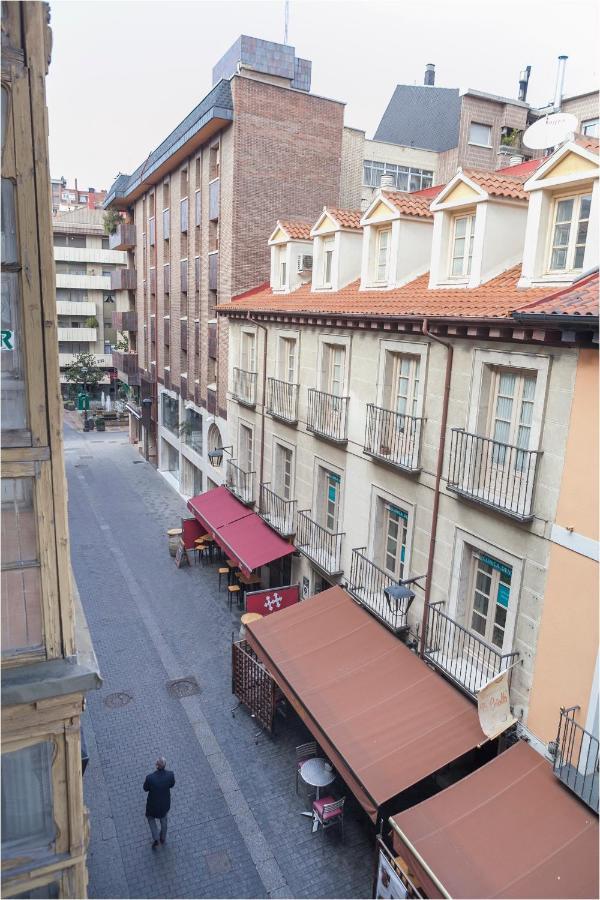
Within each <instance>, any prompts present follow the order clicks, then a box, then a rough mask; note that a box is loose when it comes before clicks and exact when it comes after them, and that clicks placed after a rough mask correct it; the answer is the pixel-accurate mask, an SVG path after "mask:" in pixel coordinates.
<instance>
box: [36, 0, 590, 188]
mask: <svg viewBox="0 0 600 900" xmlns="http://www.w3.org/2000/svg"><path fill="white" fill-rule="evenodd" d="M50 7H51V25H52V31H53V48H52V62H51V65H50V71H49V75H48V79H47V85H46V90H47V101H48V113H49V125H50V168H51V175H52V177H60V176H62V175H64V177H65V178H66V179H67V182H68V183H69V185H72V184H73V182H74V179H75V178H77V179H78V184H79V187H80V188H82V187H84V188H89V187H94V188H96V189H102V188H108V187H110V185H111V184H112V182H113V181H114V179H115V178H116V176H117V175H118V174H119V172H124V173H128V174H129V173H131V172H132V171H133V170H134V169H135V168H136V167H137V166H138V165H139V164H140V163H141V162H142V161H143V160H144V159H145V158H146V157H147V155H148V154H149V153H150V151H151V150H153V149H154V148H155V147H156V146H157V145H158V144H159V143H160V142H161V141H162V140H163V139H164V138H165V137H166V136H167V135H168V134H169V132H170V131H172V130H173V128H174V127H175V126H176V125H177V124H178V123H179V122H180V121H181V120H182V119H183V118H184V117H185V116H186V115H187V114H188V113H189V112H190V111H191V110H192V109H193V108H194V106H196V105H197V104H198V102H199V101H200V100H201V99H202V97H204V96H205V94H207V93H208V91H209V90H210V89H211V87H212V67H213V65H214V64H215V63H216V62H217V60H218V59H220V57H221V56H222V55H223V54H224V53H225V51H226V50H227V49H228V48H229V47H230V46H231V45H232V44H233V42H234V41H235V40H236V39H237V37H238V36H239V35H240V34H249V35H252V36H254V37H260V38H264V39H266V40H271V41H279V42H283V34H284V3H283V0H241V2H240V0H217V2H214V0H150V2H148V0H54V2H52V0H51V3H50ZM289 10H290V11H289V32H288V43H290V44H291V45H292V46H294V47H295V48H296V55H297V56H301V57H304V58H308V59H310V60H312V64H313V65H312V88H311V90H312V92H313V93H315V94H320V95H322V96H325V97H331V98H333V99H335V100H343V101H345V102H346V104H347V105H346V113H345V123H346V124H347V125H351V126H353V127H355V128H362V129H364V130H365V131H366V132H367V137H372V135H373V133H374V131H375V129H376V128H377V124H378V122H379V120H380V118H381V116H382V115H383V112H384V110H385V108H386V106H387V103H388V101H389V98H390V96H391V94H392V92H393V90H394V87H395V86H396V84H422V83H423V73H424V70H425V64H426V63H429V62H432V63H435V66H436V85H439V86H441V87H458V88H461V89H466V88H469V87H470V88H477V89H478V90H482V91H487V92H489V93H493V94H499V95H502V96H507V97H516V96H517V88H518V80H519V72H520V71H521V70H522V69H523V68H524V67H525V66H526V65H531V67H532V73H531V79H530V83H529V84H530V87H529V94H528V97H527V99H528V101H529V102H531V103H532V104H534V105H536V106H537V105H539V106H541V105H543V104H545V103H547V102H548V100H550V99H551V98H552V97H553V95H554V85H555V80H556V59H557V56H558V55H559V54H562V53H564V54H567V55H568V56H569V59H568V61H567V68H566V78H565V91H564V95H565V96H573V95H574V94H579V93H584V92H585V91H589V90H592V89H595V88H597V87H598V59H599V56H598V52H597V47H598V44H597V41H598V4H597V3H596V0H501V2H491V0H454V2H449V0H428V2H426V3H424V2H415V0H411V2H408V0H393V2H379V0H349V2H345V0H320V2H314V0H290V4H289Z"/></svg>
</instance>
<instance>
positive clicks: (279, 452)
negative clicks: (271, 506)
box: [275, 444, 293, 500]
mask: <svg viewBox="0 0 600 900" xmlns="http://www.w3.org/2000/svg"><path fill="white" fill-rule="evenodd" d="M292 466H293V453H292V451H291V450H290V448H289V447H285V446H284V445H283V444H275V493H276V494H278V495H279V496H280V497H282V498H283V499H284V500H289V499H290V498H291V496H292Z"/></svg>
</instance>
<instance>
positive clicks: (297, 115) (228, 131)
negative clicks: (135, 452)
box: [106, 36, 362, 496]
mask: <svg viewBox="0 0 600 900" xmlns="http://www.w3.org/2000/svg"><path fill="white" fill-rule="evenodd" d="M310 68H311V64H310V62H308V61H306V60H301V59H298V58H297V57H296V56H295V53H294V48H293V47H290V46H284V45H280V44H272V43H270V42H268V41H262V40H258V39H256V38H249V37H245V36H243V37H241V38H240V39H239V40H238V41H236V43H235V44H234V45H233V47H232V48H231V49H230V51H228V53H227V54H225V56H224V57H223V59H222V60H221V61H220V62H219V63H218V64H217V65H216V66H215V70H214V87H213V89H212V90H211V91H210V92H209V93H208V94H207V96H206V97H205V98H204V99H203V100H202V101H201V102H200V103H199V105H198V106H197V107H196V108H195V109H194V110H192V112H191V113H190V114H189V116H187V117H186V119H184V120H183V121H182V122H181V123H180V124H179V125H178V126H177V128H175V130H174V131H173V132H172V133H171V134H170V135H169V136H168V137H167V138H166V139H165V140H164V141H163V142H162V143H161V144H160V145H159V146H158V147H157V148H156V150H154V151H153V152H152V153H151V154H150V155H149V157H148V158H147V159H146V160H144V162H143V163H142V164H141V165H140V166H139V168H138V169H137V170H136V171H135V172H134V173H133V174H132V175H130V176H127V175H121V176H120V177H119V178H118V179H117V181H116V182H115V184H114V185H113V186H112V187H111V188H110V190H109V193H108V197H107V199H106V206H107V207H110V208H113V209H118V210H121V211H122V212H123V214H124V216H125V218H124V221H123V224H122V225H121V226H120V227H119V228H117V231H116V232H115V234H114V235H113V236H112V237H111V242H110V246H111V247H112V248H113V249H118V250H126V251H127V252H128V253H129V268H128V269H126V270H121V271H118V272H114V273H113V276H112V277H113V282H112V286H113V289H115V288H126V289H128V290H129V309H128V310H127V312H126V313H124V316H126V318H127V323H125V319H124V320H123V322H122V327H123V328H124V329H125V328H127V329H128V333H129V351H128V352H125V353H120V354H113V359H114V360H115V365H116V367H117V371H118V374H119V378H122V379H123V380H125V381H128V383H129V384H132V385H139V386H140V400H141V404H140V405H139V406H137V407H136V406H135V404H132V405H130V411H131V421H132V430H131V434H132V439H133V440H138V439H139V440H140V441H141V445H142V448H145V449H146V450H147V452H148V454H149V456H150V457H153V458H155V459H156V460H157V463H158V468H159V470H160V471H161V472H162V473H163V474H164V476H165V478H166V479H167V480H168V481H169V482H170V483H171V484H172V485H173V486H174V487H175V488H177V489H178V490H179V491H180V492H181V493H182V494H183V495H184V496H191V495H193V494H195V493H198V492H199V491H200V490H204V489H206V488H207V487H210V486H212V485H214V484H220V483H221V481H222V478H221V475H220V473H219V472H218V471H217V470H216V469H214V467H213V466H211V464H210V462H209V460H208V456H207V452H208V451H209V450H211V449H212V448H214V447H217V446H222V445H223V444H227V443H228V442H230V439H229V437H228V428H227V419H226V416H227V411H226V407H227V328H226V327H222V326H221V325H220V323H219V321H218V320H217V317H216V312H215V309H216V305H217V302H223V301H227V300H229V299H230V298H231V297H232V296H234V295H235V294H238V293H240V292H241V291H244V290H247V289H248V288H250V287H252V286H253V285H255V284H257V283H260V282H261V281H262V282H266V281H268V278H269V270H270V259H269V250H268V247H267V244H266V241H267V238H268V236H269V234H270V232H271V231H272V229H273V222H274V221H275V219H276V218H277V216H278V215H282V216H285V215H288V214H290V215H291V214H292V213H293V214H294V215H295V216H301V217H305V218H306V221H307V222H313V221H314V220H315V219H316V217H317V215H318V213H319V211H320V210H321V208H322V205H323V203H329V204H332V205H334V206H336V205H339V202H340V195H341V178H342V165H341V157H342V152H343V146H342V138H343V114H344V107H343V104H342V103H339V102H337V101H334V100H328V99H325V98H323V97H319V96H316V95H314V94H311V93H310V90H309V89H310ZM361 163H362V160H361ZM295 264H296V263H295ZM144 400H149V401H151V404H147V405H144V402H143V401H144ZM149 407H150V408H149ZM143 410H144V411H145V412H144V415H147V416H149V415H150V410H151V418H147V419H144V418H143V415H142V411H143Z"/></svg>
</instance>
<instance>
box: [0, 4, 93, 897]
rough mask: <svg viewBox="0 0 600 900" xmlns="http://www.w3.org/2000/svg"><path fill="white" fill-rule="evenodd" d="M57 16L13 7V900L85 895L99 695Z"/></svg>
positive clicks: (6, 566) (8, 865)
mask: <svg viewBox="0 0 600 900" xmlns="http://www.w3.org/2000/svg"><path fill="white" fill-rule="evenodd" d="M48 18H49V11H48V6H47V4H45V3H36V2H29V3H4V4H3V5H2V110H3V127H2V354H1V361H2V382H1V386H0V394H1V407H2V409H1V423H2V428H1V444H2V446H1V458H2V479H1V482H2V483H1V494H2V895H3V896H5V897H85V896H86V888H87V870H86V862H85V860H86V849H87V842H88V826H87V811H86V810H85V807H84V804H83V791H82V753H81V738H80V718H81V713H82V710H83V704H84V698H85V694H86V692H87V691H88V690H92V689H95V688H98V687H99V686H100V678H99V675H98V669H97V664H96V660H95V657H94V653H93V650H92V647H91V644H90V641H89V633H88V631H87V626H86V624H85V618H84V616H83V611H82V609H81V604H80V602H79V597H78V595H77V590H76V586H75V583H74V580H73V576H72V572H71V563H70V556H69V531H68V523H67V487H66V482H65V471H64V461H63V444H62V411H61V403H60V392H59V383H58V342H57V336H56V328H57V315H56V302H55V299H54V263H53V260H52V249H51V246H52V238H51V234H52V225H51V218H50V178H49V172H48V144H47V134H48V131H47V110H46V102H45V93H44V83H45V77H46V72H47V66H48V62H49V58H50V47H51V36H50V30H49V28H48ZM25 38H26V40H25ZM23 173H28V175H27V177H23ZM32 211H35V215H34V214H33V213H32Z"/></svg>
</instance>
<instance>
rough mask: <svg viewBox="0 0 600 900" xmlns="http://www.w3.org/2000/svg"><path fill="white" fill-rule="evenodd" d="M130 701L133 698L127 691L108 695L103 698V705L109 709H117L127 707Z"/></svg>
mask: <svg viewBox="0 0 600 900" xmlns="http://www.w3.org/2000/svg"><path fill="white" fill-rule="evenodd" d="M132 700H133V697H132V696H131V694H128V693H127V691H117V692H116V693H115V694H108V696H106V697H105V698H104V705H105V706H108V708H109V709H119V707H121V706H127V704H128V703H131V701H132Z"/></svg>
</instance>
